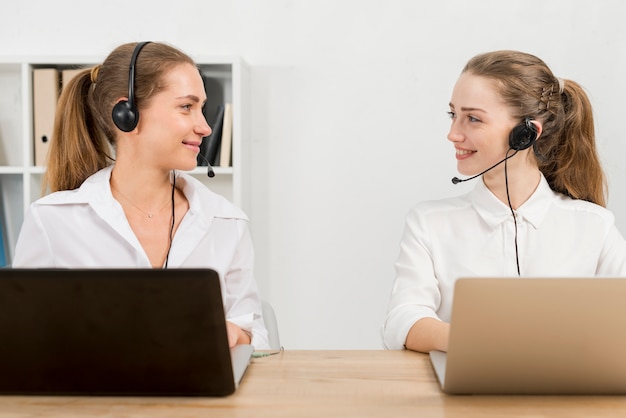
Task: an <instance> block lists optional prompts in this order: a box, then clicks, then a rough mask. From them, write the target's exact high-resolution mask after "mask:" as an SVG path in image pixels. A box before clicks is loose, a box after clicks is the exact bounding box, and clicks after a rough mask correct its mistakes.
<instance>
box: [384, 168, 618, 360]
mask: <svg viewBox="0 0 626 418" xmlns="http://www.w3.org/2000/svg"><path fill="white" fill-rule="evenodd" d="M515 213H516V214H517V244H518V250H519V264H520V274H521V276H522V277H558V276H561V277H564V276H567V277H584V276H587V277H590V276H625V275H626V242H625V241H624V238H623V237H622V235H621V234H620V233H619V231H618V230H617V228H616V226H615V223H614V217H613V214H612V213H611V212H610V211H608V210H607V209H605V208H602V207H600V206H598V205H595V204H592V203H589V202H586V201H582V200H574V199H571V198H569V197H566V196H563V195H561V194H559V193H555V192H554V191H552V190H551V189H550V186H549V185H548V182H547V181H546V180H545V178H544V177H543V176H542V178H541V181H540V183H539V186H538V188H537V190H536V191H535V192H534V193H533V195H532V196H531V197H530V199H529V200H527V201H526V202H525V203H524V204H523V205H522V206H520V207H519V208H518V209H517V210H516V211H515ZM395 267H396V279H395V283H394V286H393V290H392V294H391V299H390V302H389V308H388V312H387V317H386V320H385V323H384V325H383V329H382V333H383V343H384V345H385V347H386V348H388V349H402V348H404V343H405V341H406V337H407V335H408V332H409V330H410V328H411V327H412V326H413V324H414V323H415V322H416V321H417V320H419V319H421V318H426V317H430V318H438V319H441V320H443V321H446V322H449V321H450V314H451V309H452V296H453V290H454V283H455V281H456V280H457V279H458V278H460V277H477V276H482V277H507V276H508V277H517V265H516V256H515V224H514V222H513V215H512V214H511V209H510V208H509V207H508V206H507V205H505V204H504V203H502V202H501V201H500V200H499V199H498V198H497V197H496V196H495V195H494V194H493V193H491V191H490V190H489V189H488V188H487V187H486V186H485V184H484V183H483V182H482V180H481V181H479V182H478V184H477V185H476V187H475V188H474V189H473V190H472V191H471V192H470V193H467V194H465V195H463V196H459V197H456V198H450V199H444V200H439V201H430V202H423V203H421V204H419V205H417V206H416V207H415V208H414V209H413V210H412V211H411V212H410V213H409V214H408V215H407V220H406V227H405V231H404V234H403V237H402V239H401V243H400V255H399V256H398V259H397V261H396V265H395Z"/></svg>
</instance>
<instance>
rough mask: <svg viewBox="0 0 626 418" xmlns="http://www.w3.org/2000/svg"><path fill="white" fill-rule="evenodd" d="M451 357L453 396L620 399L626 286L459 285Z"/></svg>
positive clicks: (625, 359) (446, 373)
mask: <svg viewBox="0 0 626 418" xmlns="http://www.w3.org/2000/svg"><path fill="white" fill-rule="evenodd" d="M454 292H455V293H454V299H453V308H452V316H451V321H450V340H449V344H448V353H447V354H446V353H443V352H440V351H433V352H431V353H430V358H431V361H432V365H433V368H434V370H435V373H436V375H437V378H438V380H439V382H440V384H441V388H442V390H443V391H444V392H446V393H450V394H625V393H626V279H620V278H570V279H567V278H549V279H547V278H533V279H526V278H521V279H510V278H509V279H504V278H502V279H497V278H471V279H470V278H464V279H459V280H458V281H457V282H456V285H455V291H454Z"/></svg>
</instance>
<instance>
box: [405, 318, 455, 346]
mask: <svg viewBox="0 0 626 418" xmlns="http://www.w3.org/2000/svg"><path fill="white" fill-rule="evenodd" d="M449 333H450V324H448V323H447V322H443V321H440V320H438V319H434V318H422V319H420V320H418V321H417V322H416V323H415V324H413V326H412V327H411V329H410V330H409V333H408V335H407V337H406V342H405V346H406V348H407V349H409V350H413V351H420V352H422V353H428V352H429V351H433V350H439V351H448V337H449Z"/></svg>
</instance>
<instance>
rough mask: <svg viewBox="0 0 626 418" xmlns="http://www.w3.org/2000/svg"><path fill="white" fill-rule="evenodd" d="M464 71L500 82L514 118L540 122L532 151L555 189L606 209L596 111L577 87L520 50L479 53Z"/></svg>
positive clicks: (498, 86)
mask: <svg viewBox="0 0 626 418" xmlns="http://www.w3.org/2000/svg"><path fill="white" fill-rule="evenodd" d="M463 72H469V73H471V74H474V75H477V76H482V77H487V78H489V79H492V80H495V82H496V85H497V88H498V90H499V94H500V96H501V97H502V99H503V100H504V102H505V103H506V104H507V105H508V106H509V108H510V109H511V112H512V116H513V117H514V118H516V119H519V120H520V121H521V120H523V119H524V118H526V117H530V118H531V119H534V120H537V121H539V122H541V124H542V126H543V131H542V133H541V136H540V137H539V139H538V140H537V142H535V145H534V148H533V149H534V154H535V156H536V159H537V164H538V166H539V169H540V170H541V172H542V173H543V175H544V177H545V178H546V180H547V181H548V184H550V187H551V188H552V189H553V190H554V191H556V192H559V193H562V194H565V195H567V196H570V197H572V198H574V199H582V200H587V201H589V202H593V203H596V204H598V205H601V206H606V195H607V185H606V177H605V174H604V171H603V170H602V166H601V164H600V159H599V157H598V152H597V149H596V140H595V129H594V118H593V112H592V107H591V103H590V101H589V98H588V97H587V94H586V92H585V91H584V89H583V88H582V87H581V86H580V85H579V84H578V83H576V82H574V81H572V80H559V79H558V78H556V77H555V76H554V74H553V73H552V71H551V70H550V68H548V66H547V65H546V64H545V63H544V62H543V61H542V60H541V59H539V58H537V57H536V56H534V55H531V54H527V53H523V52H519V51H507V50H503V51H494V52H488V53H484V54H480V55H477V56H475V57H473V58H472V59H471V60H470V61H469V62H468V63H467V65H466V66H465V68H464V69H463Z"/></svg>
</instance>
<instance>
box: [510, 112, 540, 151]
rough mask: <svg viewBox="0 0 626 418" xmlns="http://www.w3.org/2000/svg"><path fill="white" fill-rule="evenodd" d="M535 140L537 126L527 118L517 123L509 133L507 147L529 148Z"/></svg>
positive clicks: (519, 149) (514, 148) (513, 148)
mask: <svg viewBox="0 0 626 418" xmlns="http://www.w3.org/2000/svg"><path fill="white" fill-rule="evenodd" d="M536 140H537V128H536V127H535V125H534V124H533V123H532V122H531V120H530V119H529V118H526V119H525V120H524V122H522V123H520V124H519V125H517V126H516V127H515V128H513V129H512V130H511V133H510V134H509V147H510V148H511V149H512V150H515V151H522V150H525V149H526V148H530V147H531V146H532V145H533V144H534V143H535V141H536Z"/></svg>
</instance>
